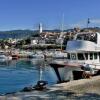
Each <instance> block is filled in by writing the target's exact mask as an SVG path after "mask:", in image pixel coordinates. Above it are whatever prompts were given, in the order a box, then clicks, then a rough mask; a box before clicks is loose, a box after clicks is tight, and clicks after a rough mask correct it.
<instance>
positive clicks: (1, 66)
mask: <svg viewBox="0 0 100 100" xmlns="http://www.w3.org/2000/svg"><path fill="white" fill-rule="evenodd" d="M40 79H41V80H45V81H48V85H52V84H54V83H56V82H57V77H56V75H55V73H54V71H53V69H52V68H51V67H50V66H49V65H48V62H45V61H44V60H40V59H37V60H36V59H31V60H30V59H20V60H12V61H10V62H2V63H1V62H0V94H3V93H11V92H16V91H20V90H22V89H23V88H24V87H26V86H30V85H33V86H34V85H36V83H37V81H39V80H40Z"/></svg>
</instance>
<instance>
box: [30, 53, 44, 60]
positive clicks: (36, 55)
mask: <svg viewBox="0 0 100 100" xmlns="http://www.w3.org/2000/svg"><path fill="white" fill-rule="evenodd" d="M29 57H30V58H34V59H44V54H43V53H42V52H34V53H33V54H31V55H30V56H29Z"/></svg>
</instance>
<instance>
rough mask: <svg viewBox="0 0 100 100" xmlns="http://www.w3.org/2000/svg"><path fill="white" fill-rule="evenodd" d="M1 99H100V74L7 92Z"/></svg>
mask: <svg viewBox="0 0 100 100" xmlns="http://www.w3.org/2000/svg"><path fill="white" fill-rule="evenodd" d="M0 100H100V76H95V77H92V78H90V79H81V80H74V81H70V82H67V83H61V84H55V85H53V86H51V87H47V90H44V91H36V90H34V91H31V92H17V93H13V94H7V95H4V96H0Z"/></svg>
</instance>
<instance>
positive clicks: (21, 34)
mask: <svg viewBox="0 0 100 100" xmlns="http://www.w3.org/2000/svg"><path fill="white" fill-rule="evenodd" d="M35 34H36V33H35V32H34V31H32V30H11V31H0V39H6V38H25V37H28V36H31V35H35Z"/></svg>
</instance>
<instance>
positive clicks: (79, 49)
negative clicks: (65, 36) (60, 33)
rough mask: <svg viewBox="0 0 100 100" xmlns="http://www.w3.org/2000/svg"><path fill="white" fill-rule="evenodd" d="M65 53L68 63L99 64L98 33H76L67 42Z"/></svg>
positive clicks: (99, 42)
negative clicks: (66, 53)
mask: <svg viewBox="0 0 100 100" xmlns="http://www.w3.org/2000/svg"><path fill="white" fill-rule="evenodd" d="M66 51H67V52H68V60H69V62H81V63H89V64H97V63H100V33H87V32H86V33H78V34H77V35H76V36H75V38H74V39H73V40H72V41H68V44H67V47H66Z"/></svg>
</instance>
